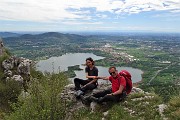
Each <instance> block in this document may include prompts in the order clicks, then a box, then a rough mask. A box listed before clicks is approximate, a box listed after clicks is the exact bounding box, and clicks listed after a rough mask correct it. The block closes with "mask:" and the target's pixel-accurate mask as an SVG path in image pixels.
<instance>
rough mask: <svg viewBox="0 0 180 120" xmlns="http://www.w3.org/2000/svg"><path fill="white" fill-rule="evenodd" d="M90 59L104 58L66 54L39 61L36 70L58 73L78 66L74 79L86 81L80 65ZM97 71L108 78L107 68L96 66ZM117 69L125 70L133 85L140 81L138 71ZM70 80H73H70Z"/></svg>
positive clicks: (125, 68)
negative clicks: (130, 76) (79, 69)
mask: <svg viewBox="0 0 180 120" xmlns="http://www.w3.org/2000/svg"><path fill="white" fill-rule="evenodd" d="M88 57H92V58H93V59H94V60H100V59H104V57H101V56H96V55H94V54H93V53H68V54H65V55H62V56H59V57H51V58H49V59H47V60H40V61H39V62H38V63H37V65H36V68H37V70H39V71H42V72H45V71H47V72H59V71H67V70H68V66H74V65H80V68H82V69H83V70H82V71H75V73H76V77H78V78H82V79H86V78H85V70H84V68H85V66H82V65H81V64H84V63H85V60H86V58H88ZM96 67H97V68H98V70H99V76H109V73H108V68H107V67H102V66H96ZM116 67H117V70H118V71H120V70H123V69H124V70H127V71H129V72H130V73H131V75H132V81H133V83H135V82H138V81H140V80H141V79H142V76H141V74H142V73H143V72H142V71H141V70H139V69H135V68H132V67H118V66H116ZM70 80H73V78H72V79H70ZM101 82H105V81H103V80H99V83H101Z"/></svg>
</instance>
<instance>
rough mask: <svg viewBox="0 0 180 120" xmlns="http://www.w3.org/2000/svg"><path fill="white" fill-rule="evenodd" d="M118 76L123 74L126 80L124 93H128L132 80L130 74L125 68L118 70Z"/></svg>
mask: <svg viewBox="0 0 180 120" xmlns="http://www.w3.org/2000/svg"><path fill="white" fill-rule="evenodd" d="M119 75H120V76H123V77H124V78H125V80H126V93H127V94H129V93H130V92H131V90H132V80H131V74H130V73H129V72H128V71H126V70H121V71H120V72H119Z"/></svg>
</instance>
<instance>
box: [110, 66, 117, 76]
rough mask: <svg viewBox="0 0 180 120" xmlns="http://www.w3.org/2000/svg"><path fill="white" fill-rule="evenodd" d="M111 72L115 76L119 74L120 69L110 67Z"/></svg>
mask: <svg viewBox="0 0 180 120" xmlns="http://www.w3.org/2000/svg"><path fill="white" fill-rule="evenodd" d="M109 74H110V75H111V76H112V77H114V78H115V77H116V76H117V75H118V71H117V70H116V67H114V66H112V67H110V68H109Z"/></svg>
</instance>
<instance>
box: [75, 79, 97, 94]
mask: <svg viewBox="0 0 180 120" xmlns="http://www.w3.org/2000/svg"><path fill="white" fill-rule="evenodd" d="M89 82H90V80H83V79H79V78H75V79H74V84H75V90H82V91H83V92H85V91H87V90H93V89H94V88H96V87H97V85H96V83H91V84H89V85H87V86H85V87H82V88H81V85H86V84H87V83H89Z"/></svg>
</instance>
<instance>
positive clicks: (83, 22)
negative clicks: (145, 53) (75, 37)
mask: <svg viewBox="0 0 180 120" xmlns="http://www.w3.org/2000/svg"><path fill="white" fill-rule="evenodd" d="M0 31H1V32H8V31H87V32H88V31H94V32H96V31H104V32H109V31H112V32H113V31H120V32H128V31H134V32H138V31H140V32H170V33H171V32H172V33H174V32H175V33H180V0H0Z"/></svg>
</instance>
